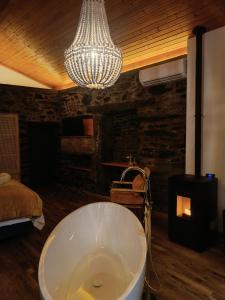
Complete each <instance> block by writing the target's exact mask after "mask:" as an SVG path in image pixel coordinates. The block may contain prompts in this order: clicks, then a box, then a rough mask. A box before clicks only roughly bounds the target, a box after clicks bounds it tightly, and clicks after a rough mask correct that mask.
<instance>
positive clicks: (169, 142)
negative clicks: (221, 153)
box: [59, 72, 186, 210]
mask: <svg viewBox="0 0 225 300" xmlns="http://www.w3.org/2000/svg"><path fill="white" fill-rule="evenodd" d="M59 98H60V101H61V103H62V118H63V117H68V116H76V115H77V114H82V113H87V112H88V113H93V114H94V115H97V116H98V117H99V118H100V116H101V117H102V119H101V122H100V123H101V126H100V127H101V128H100V131H101V134H102V132H103V133H104V128H105V127H107V128H108V125H107V126H106V124H104V120H107V119H109V118H111V121H110V122H111V124H113V125H112V126H111V129H110V128H108V133H107V135H108V136H109V142H107V143H110V140H111V143H112V146H111V152H112V153H111V158H112V159H114V160H120V161H126V159H125V156H126V154H127V155H128V154H129V153H131V154H132V155H134V156H135V157H136V161H137V162H138V163H139V164H141V165H147V166H149V167H150V168H151V170H152V194H153V200H154V202H155V205H156V206H157V207H158V208H159V209H162V210H166V209H167V190H168V187H167V179H168V177H169V176H171V175H173V174H177V173H184V166H185V126H186V125H185V124H186V80H180V81H177V82H171V83H167V84H163V85H159V86H155V87H142V86H141V84H140V83H139V80H138V72H131V73H126V74H122V75H121V77H120V79H119V80H118V82H117V83H116V84H115V85H114V86H113V87H111V88H109V89H107V90H100V91H97V90H94V91H91V90H88V89H81V88H77V89H69V90H66V91H62V92H59ZM110 130H111V131H110ZM102 138H103V139H104V135H103V137H102ZM132 141H133V143H132ZM98 142H99V143H100V148H99V149H100V152H101V153H102V157H100V159H99V162H98V163H100V161H101V158H102V159H104V150H105V149H104V147H105V146H104V141H102V140H101V139H100V141H98ZM105 152H110V145H108V146H107V151H105ZM108 157H110V155H109V156H108ZM97 168H101V166H100V165H98V164H97ZM99 178H101V176H100V177H99ZM116 179H117V178H116ZM96 186H97V185H96ZM86 187H87V189H88V186H87V185H86ZM92 188H93V186H92Z"/></svg>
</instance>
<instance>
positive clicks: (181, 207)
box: [177, 196, 191, 217]
mask: <svg viewBox="0 0 225 300" xmlns="http://www.w3.org/2000/svg"><path fill="white" fill-rule="evenodd" d="M177 216H178V217H184V216H188V217H190V216H191V198H188V197H183V196H177Z"/></svg>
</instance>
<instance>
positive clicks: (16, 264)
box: [0, 187, 225, 300]
mask: <svg viewBox="0 0 225 300" xmlns="http://www.w3.org/2000/svg"><path fill="white" fill-rule="evenodd" d="M39 193H40V195H41V197H42V199H43V201H44V214H45V218H46V226H45V227H44V229H43V230H42V231H38V230H32V231H31V232H30V233H29V234H28V235H26V236H23V237H16V238H13V239H10V240H5V241H1V242H0V266H1V267H0V299H2V300H12V299H14V300H20V299H21V300H31V299H32V300H38V299H40V298H39V288H38V280H37V270H38V261H39V257H40V253H41V250H42V247H43V245H44V242H45V240H46V239H47V237H48V235H49V234H50V232H51V231H52V230H53V228H54V227H55V226H56V224H57V223H58V222H59V221H60V220H61V219H62V218H64V217H65V216H66V215H67V214H69V213H70V212H72V211H74V210H75V209H77V208H78V207H80V206H82V205H84V204H87V203H90V202H93V201H99V200H100V201H102V200H104V198H97V197H91V196H90V195H85V194H83V193H75V192H74V191H70V190H66V189H63V188H60V187H52V188H48V189H41V190H39ZM152 236H153V238H152V252H153V261H154V265H155V268H156V269H157V272H158V276H159V278H160V281H161V289H160V291H159V292H158V293H156V294H155V297H154V299H155V298H156V299H157V300H201V299H209V300H225V252H224V250H223V246H222V245H220V244H219V245H217V246H215V247H213V248H211V249H209V250H207V251H205V252H203V253H197V252H194V251H192V250H190V249H188V248H185V247H182V246H180V245H177V244H175V243H172V242H170V241H169V240H168V238H167V217H166V215H165V214H162V213H156V212H154V214H153V230H152ZM151 284H152V285H153V286H156V287H157V282H156V281H155V280H154V278H153V275H152V281H151ZM105 300H107V299H105Z"/></svg>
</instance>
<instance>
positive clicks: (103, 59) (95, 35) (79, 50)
mask: <svg viewBox="0 0 225 300" xmlns="http://www.w3.org/2000/svg"><path fill="white" fill-rule="evenodd" d="M65 67H66V70H67V72H68V74H69V76H70V78H71V79H72V80H73V81H75V82H76V83H77V84H78V85H79V86H82V87H88V88H96V89H104V88H106V87H110V86H112V85H113V84H114V83H115V82H116V80H117V79H118V77H119V75H120V72H121V68H122V54H121V51H120V49H119V48H118V47H116V46H115V45H114V44H113V41H112V39H111V36H110V32H109V26H108V21H107V16H106V11H105V6H104V0H83V4H82V7H81V13H80V20H79V24H78V27H77V32H76V35H75V38H74V41H73V43H72V45H71V46H70V47H69V48H68V49H67V50H65Z"/></svg>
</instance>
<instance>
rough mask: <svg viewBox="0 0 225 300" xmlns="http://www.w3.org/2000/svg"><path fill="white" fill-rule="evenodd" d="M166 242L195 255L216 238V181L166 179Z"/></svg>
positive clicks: (205, 177) (184, 176)
mask: <svg viewBox="0 0 225 300" xmlns="http://www.w3.org/2000/svg"><path fill="white" fill-rule="evenodd" d="M168 221H169V222H168V226H169V227H168V230H169V238H170V239H171V240H172V241H174V242H178V243H180V244H183V245H185V246H188V247H190V248H192V249H194V250H197V251H203V250H205V249H206V248H207V247H208V246H209V245H210V244H212V242H213V241H214V240H215V238H216V229H217V179H216V178H213V177H211V176H208V177H207V176H200V177H197V176H194V175H180V176H179V175H178V176H173V177H171V178H170V179H169V220H168Z"/></svg>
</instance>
